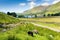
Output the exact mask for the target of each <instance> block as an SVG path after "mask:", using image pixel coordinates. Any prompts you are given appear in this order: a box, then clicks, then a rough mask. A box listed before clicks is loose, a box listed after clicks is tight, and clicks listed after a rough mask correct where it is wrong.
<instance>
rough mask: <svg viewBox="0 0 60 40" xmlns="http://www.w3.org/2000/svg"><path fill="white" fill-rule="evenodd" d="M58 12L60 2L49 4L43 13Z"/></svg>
mask: <svg viewBox="0 0 60 40" xmlns="http://www.w3.org/2000/svg"><path fill="white" fill-rule="evenodd" d="M59 12H60V2H58V3H57V4H54V5H51V6H50V7H49V8H47V10H46V12H45V14H54V13H59Z"/></svg>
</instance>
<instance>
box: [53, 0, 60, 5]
mask: <svg viewBox="0 0 60 40" xmlns="http://www.w3.org/2000/svg"><path fill="white" fill-rule="evenodd" d="M58 2H60V0H54V1H53V3H52V4H56V3H58Z"/></svg>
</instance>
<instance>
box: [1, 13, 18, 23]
mask: <svg viewBox="0 0 60 40" xmlns="http://www.w3.org/2000/svg"><path fill="white" fill-rule="evenodd" d="M15 22H18V19H16V18H14V17H12V16H9V15H6V14H5V13H2V12H0V23H15Z"/></svg>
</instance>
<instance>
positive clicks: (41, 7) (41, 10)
mask: <svg viewBox="0 0 60 40" xmlns="http://www.w3.org/2000/svg"><path fill="white" fill-rule="evenodd" d="M46 8H48V6H37V7H34V8H33V9H30V10H26V11H25V12H24V13H25V14H36V13H40V12H43V11H44V10H45V9H46Z"/></svg>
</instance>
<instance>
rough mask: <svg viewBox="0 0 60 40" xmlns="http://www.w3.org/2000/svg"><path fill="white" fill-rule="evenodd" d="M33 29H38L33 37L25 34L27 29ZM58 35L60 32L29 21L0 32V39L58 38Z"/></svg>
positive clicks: (51, 39) (45, 39)
mask: <svg viewBox="0 0 60 40" xmlns="http://www.w3.org/2000/svg"><path fill="white" fill-rule="evenodd" d="M35 29H36V30H38V32H39V34H35V33H34V37H32V36H29V35H28V34H27V32H28V31H30V30H31V31H32V30H35ZM50 35H52V36H53V38H51V37H50ZM59 37H60V33H57V32H55V31H52V30H49V29H46V28H40V27H37V26H34V25H32V24H30V23H24V24H20V25H18V26H17V27H16V28H13V29H12V30H9V31H6V32H4V33H0V39H1V40H59V39H60V38H59Z"/></svg>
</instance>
